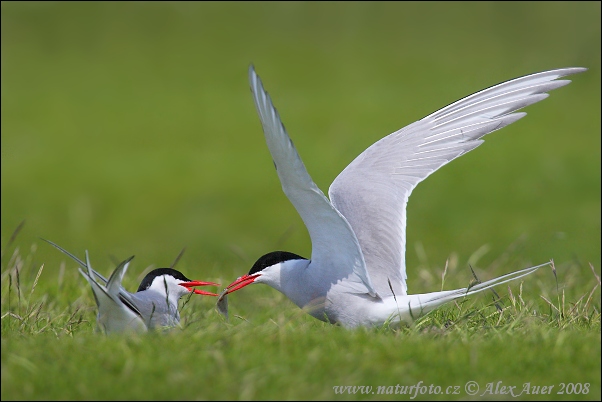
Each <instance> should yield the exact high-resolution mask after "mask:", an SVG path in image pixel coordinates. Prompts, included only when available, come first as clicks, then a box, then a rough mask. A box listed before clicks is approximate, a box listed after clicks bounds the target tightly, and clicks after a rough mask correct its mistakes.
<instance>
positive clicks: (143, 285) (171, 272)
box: [137, 268, 190, 292]
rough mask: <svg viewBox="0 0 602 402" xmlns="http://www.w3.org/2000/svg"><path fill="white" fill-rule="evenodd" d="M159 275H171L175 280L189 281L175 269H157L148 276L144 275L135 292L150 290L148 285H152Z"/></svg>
mask: <svg viewBox="0 0 602 402" xmlns="http://www.w3.org/2000/svg"><path fill="white" fill-rule="evenodd" d="M161 275H171V276H173V277H174V278H175V279H179V280H181V281H184V282H190V279H188V278H186V277H185V276H184V274H183V273H181V272H180V271H176V270H175V269H171V268H157V269H153V270H152V271H150V272H149V273H148V274H146V276H145V277H144V279H143V280H142V282H140V286H138V290H137V291H138V292H140V291H143V290H146V289H148V288H150V285H152V283H153V280H154V279H155V278H156V277H158V276H161Z"/></svg>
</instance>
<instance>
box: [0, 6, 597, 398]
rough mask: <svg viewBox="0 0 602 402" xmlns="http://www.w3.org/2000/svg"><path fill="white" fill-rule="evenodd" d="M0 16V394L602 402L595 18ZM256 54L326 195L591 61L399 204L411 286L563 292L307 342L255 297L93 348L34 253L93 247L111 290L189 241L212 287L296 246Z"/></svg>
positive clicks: (77, 295)
mask: <svg viewBox="0 0 602 402" xmlns="http://www.w3.org/2000/svg"><path fill="white" fill-rule="evenodd" d="M1 7H2V15H1V20H2V24H1V29H2V49H1V52H2V71H1V74H2V76H1V84H2V85H1V97H2V102H1V113H2V121H1V129H2V137H1V147H0V156H1V158H0V164H1V179H2V180H1V193H0V199H1V206H0V215H1V216H0V218H1V219H0V221H1V225H0V235H1V237H0V244H1V246H2V256H1V259H2V261H1V263H2V307H1V314H2V324H1V325H2V356H1V359H2V391H1V393H2V399H3V400H5V399H84V398H85V399H97V398H100V399H117V398H122V397H124V398H126V399H159V398H162V399H163V398H165V399H226V398H235V399H280V398H286V399H301V398H308V399H376V397H384V398H389V399H395V400H399V399H404V400H407V399H410V395H375V396H373V395H372V394H368V395H366V394H353V395H348V394H335V393H334V390H333V386H335V385H351V386H353V385H357V386H360V385H371V386H378V385H386V386H389V385H392V386H394V385H396V384H400V385H408V386H411V385H413V384H416V383H417V382H418V381H423V382H424V383H427V384H431V383H432V384H435V385H439V386H442V387H444V388H445V387H446V386H452V385H453V386H456V385H458V386H464V384H465V383H466V382H467V381H471V380H474V381H477V382H478V383H479V384H481V386H483V387H485V386H486V384H487V383H489V382H497V381H503V383H504V384H508V385H516V386H518V385H522V384H524V383H525V382H531V383H533V384H537V385H553V384H554V385H555V388H554V390H555V391H557V390H558V387H559V386H560V385H559V384H560V383H562V382H564V383H573V384H575V383H581V384H583V383H590V384H591V387H590V388H589V393H588V394H587V395H583V394H580V395H575V394H570V395H567V394H564V395H558V394H552V395H550V396H551V397H552V398H554V399H593V400H599V399H600V380H599V378H600V316H599V312H600V290H599V287H598V286H599V280H598V279H596V276H595V274H594V273H593V272H592V269H591V266H593V268H594V269H593V271H595V273H596V274H597V275H600V266H601V253H600V243H601V236H600V234H601V225H600V222H601V216H600V210H601V203H600V199H601V197H600V194H601V187H600V184H601V176H600V172H601V164H600V160H601V155H600V150H601V145H600V138H601V136H600V87H601V84H600V37H601V35H600V3H596V2H547V3H546V2H544V3H542V2H537V3H535V2H531V3H503V2H487V3H484V2H483V3H449V4H448V3H390V2H369V3H368V2H365V3H356V2H354V3H337V2H328V3H311V2H310V3H302V2H292V3H268V2H265V3H237V2H232V3H220V2H210V3H157V2H146V3H133V2H130V3H83V2H80V3H67V2H64V3H63V2H53V3H18V2H3V3H2V4H1ZM250 63H253V64H254V65H255V67H256V70H257V72H258V73H259V74H260V75H261V77H262V79H263V81H264V84H265V86H266V88H267V90H268V91H269V92H270V94H271V96H272V98H273V100H274V102H275V104H276V107H277V108H278V110H279V112H280V114H281V116H282V118H283V120H284V123H285V125H286V127H287V129H288V131H289V134H290V135H291V137H292V139H293V141H294V142H295V145H296V147H297V149H298V151H299V153H300V155H301V157H302V158H303V160H304V162H305V165H306V167H307V169H308V171H309V173H310V174H311V175H312V177H313V178H314V180H315V181H316V183H317V184H318V186H319V187H320V188H321V189H322V190H323V191H324V192H326V191H327V189H328V185H329V184H330V183H331V182H332V180H333V179H334V178H335V177H336V175H337V174H338V173H339V172H340V171H341V170H342V169H343V168H344V167H345V166H346V165H347V164H348V163H349V162H350V161H351V160H352V159H353V158H354V157H355V156H357V155H358V154H359V153H360V152H361V151H363V150H364V149H365V148H367V147H368V146H369V145H370V144H372V143H373V142H375V141H376V140H378V139H380V138H381V137H383V136H384V135H386V134H388V133H390V132H392V131H394V130H397V129H398V128H400V127H402V126H405V125H406V124H409V123H411V122H413V121H415V120H417V119H419V118H421V117H423V116H425V115H427V114H429V113H431V112H433V111H435V110H436V109H438V108H440V107H442V106H444V105H446V104H448V103H450V102H453V101H454V100H457V99H459V98H461V97H463V96H465V95H467V94H469V93H472V92H475V91H478V90H480V89H483V88H485V87H487V86H490V85H492V84H495V83H498V82H501V81H504V80H507V79H511V78H514V77H518V76H521V75H524V74H528V73H532V72H536V71H542V70H546V69H551V68H560V67H570V66H580V67H587V68H589V70H588V71H587V72H586V73H583V74H579V75H576V76H573V77H571V79H572V80H573V83H572V84H570V85H569V86H567V87H564V88H560V89H558V90H555V91H553V92H552V93H551V96H550V98H549V99H546V100H545V101H542V102H541V103H538V104H536V105H532V106H530V107H528V108H527V109H525V111H526V112H527V113H528V116H527V117H526V118H524V119H522V120H521V121H520V122H517V123H515V124H513V125H511V126H509V127H507V128H504V129H503V130H501V131H498V132H496V133H494V134H492V135H491V136H487V137H486V138H485V143H484V144H483V145H482V146H480V147H479V148H478V149H477V150H475V151H473V152H470V153H469V154H467V155H466V156H463V157H462V158H460V159H458V160H456V161H454V162H453V163H451V164H449V165H447V166H445V167H443V168H442V169H441V170H440V171H438V172H437V173H436V174H434V175H432V176H431V177H429V178H428V180H425V182H424V183H421V184H420V185H419V186H418V187H417V189H416V190H415V191H414V192H413V194H412V197H411V199H410V202H409V204H408V230H407V257H406V260H407V267H408V268H407V270H408V285H409V289H410V291H411V292H416V293H418V292H428V291H434V290H439V289H441V288H442V287H443V288H445V289H454V288H457V287H462V286H466V284H467V283H468V282H469V281H470V280H471V278H472V275H471V273H470V270H469V268H468V267H469V265H471V266H472V267H474V269H475V271H476V273H477V275H478V276H479V278H480V279H482V280H486V279H491V278H494V277H496V276H498V275H501V274H504V273H507V272H510V271H514V270H517V269H520V268H524V267H526V266H529V265H535V264H539V263H542V262H545V261H548V260H550V259H553V260H554V261H555V266H556V269H557V279H556V278H555V277H554V275H553V274H552V273H551V272H550V270H549V269H547V268H546V269H541V270H539V271H538V272H537V273H535V274H533V275H531V276H529V277H527V278H525V280H524V282H522V293H521V291H520V289H521V283H518V282H517V283H511V284H510V287H509V288H508V287H506V286H502V287H498V288H496V291H497V292H498V294H499V295H500V296H501V298H502V300H501V302H500V303H501V306H502V308H503V312H501V313H500V312H499V311H498V310H497V308H496V306H495V304H494V303H492V299H491V297H492V293H490V292H484V293H481V294H479V295H475V297H471V298H469V299H468V300H466V301H464V302H462V303H460V304H458V305H456V304H450V305H448V306H446V307H444V308H443V309H441V310H438V311H436V312H434V314H431V315H428V316H427V317H425V318H423V319H421V320H420V321H419V322H418V323H417V324H416V325H414V326H411V327H402V328H397V329H396V328H377V329H360V330H355V331H347V330H344V329H343V328H340V327H337V326H331V325H326V324H324V323H322V322H319V321H317V320H315V319H312V318H311V317H309V316H307V315H305V314H304V313H303V312H301V311H300V310H299V309H297V308H296V307H295V306H294V305H293V304H292V303H291V302H289V301H288V300H287V299H286V298H285V297H284V296H282V295H280V294H279V293H277V292H276V291H274V290H273V289H270V288H268V287H266V286H251V287H249V288H247V289H245V290H244V291H241V292H237V293H236V294H234V295H232V297H231V298H230V301H229V304H230V315H231V317H230V322H229V323H226V322H224V320H223V318H222V317H221V316H219V314H218V313H217V312H216V311H215V308H214V303H215V300H213V299H211V298H203V297H194V298H191V299H190V300H188V301H187V302H185V305H184V306H183V308H182V316H183V326H182V328H175V329H174V330H172V331H169V332H167V333H156V334H148V335H145V336H137V337H128V338H121V337H104V336H101V335H100V334H98V333H95V332H94V326H95V305H94V300H93V297H92V293H91V289H90V288H89V286H88V285H87V283H86V282H85V280H84V279H83V278H82V277H81V276H80V275H79V274H78V273H77V269H76V265H75V264H74V263H73V262H72V261H68V260H66V258H65V256H64V255H62V254H61V253H59V252H58V251H56V250H55V249H53V248H52V247H50V246H49V245H48V244H46V243H44V242H42V241H40V240H39V238H40V237H42V238H47V239H50V240H52V241H54V242H56V243H58V244H59V245H61V246H62V247H65V248H66V249H68V250H69V251H71V252H73V253H75V254H76V255H78V256H83V253H84V250H86V249H87V250H89V252H90V256H91V259H92V262H93V263H94V264H95V268H96V269H97V270H98V271H100V272H102V273H104V274H109V273H110V272H111V271H112V269H113V268H114V267H115V264H114V261H115V260H117V261H120V260H123V259H124V258H126V257H129V256H131V255H136V258H135V259H134V260H133V262H132V265H131V267H130V269H129V271H128V275H127V277H126V278H125V279H124V285H125V286H126V287H127V288H128V289H134V288H135V287H136V286H137V285H138V283H139V282H140V280H141V279H142V277H143V276H144V274H145V273H146V272H148V271H149V270H150V269H152V268H155V267H161V266H169V265H170V264H171V263H172V262H173V261H174V259H175V258H176V256H177V255H178V253H179V252H180V250H182V248H184V247H186V252H185V253H184V255H183V257H182V259H181V261H179V263H178V268H179V269H180V270H181V271H182V272H184V273H185V274H186V275H187V276H188V277H191V278H194V279H199V280H211V281H217V282H221V283H223V284H227V283H229V282H230V281H232V280H233V279H235V278H236V277H238V276H240V275H241V274H242V273H245V272H247V271H248V269H249V268H250V267H251V265H252V264H253V262H254V261H255V260H256V258H257V257H259V256H260V255H262V254H263V253H265V252H268V251H272V250H276V249H283V250H288V251H292V252H295V253H298V254H301V255H304V256H309V254H310V253H311V244H310V242H309V237H308V236H307V232H306V230H305V228H304V226H303V222H302V221H301V220H300V218H299V217H298V215H297V213H296V211H295V210H294V208H293V207H292V206H291V204H290V202H289V201H288V200H287V199H286V197H285V196H284V194H283V193H282V191H281V188H280V184H279V183H278V179H277V176H276V174H275V172H274V170H273V166H272V163H271V161H270V156H269V153H268V150H267V147H266V146H265V141H264V139H263V136H262V133H261V128H260V124H259V120H258V118H257V115H256V112H255V109H254V106H253V103H252V99H251V95H250V92H249V88H248V83H247V68H248V66H249V64H250ZM21 222H25V224H24V225H23V226H22V228H21V229H20V230H19V231H18V232H19V233H18V235H16V237H14V239H12V237H13V234H14V233H15V231H16V228H17V227H19V224H20V223H21ZM446 263H447V270H446V273H445V275H444V270H445V266H446ZM41 267H43V268H41ZM443 278H444V279H443ZM36 279H37V280H36ZM34 283H35V289H34ZM511 295H512V297H513V298H512V297H511ZM519 295H520V296H519ZM544 298H545V299H544ZM183 303H184V302H183ZM236 316H238V317H241V318H237V317H236ZM431 397H433V396H432V395H418V396H417V398H415V399H429V398H431ZM546 397H547V396H546ZM438 398H440V399H470V398H471V397H469V396H468V395H467V394H466V393H465V392H464V391H462V392H461V393H460V394H459V395H439V396H438ZM473 398H474V399H483V398H486V399H501V397H500V396H496V395H483V396H481V397H479V396H478V395H477V396H475V397H473ZM506 399H507V398H506ZM516 399H542V400H543V399H545V398H544V397H543V396H540V397H538V396H534V395H526V394H523V395H521V396H520V397H519V398H516Z"/></svg>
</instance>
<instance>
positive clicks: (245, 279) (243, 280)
mask: <svg viewBox="0 0 602 402" xmlns="http://www.w3.org/2000/svg"><path fill="white" fill-rule="evenodd" d="M259 276H260V274H255V275H243V276H241V277H240V278H238V279H237V280H235V281H234V282H232V283H231V284H229V285H228V286H227V287H226V289H228V290H227V291H226V294H229V293H232V292H234V291H236V290H238V289H242V288H244V287H245V286H247V285H250V284H252V283H253V282H255V279H257V278H259Z"/></svg>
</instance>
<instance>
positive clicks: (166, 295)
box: [42, 239, 219, 334]
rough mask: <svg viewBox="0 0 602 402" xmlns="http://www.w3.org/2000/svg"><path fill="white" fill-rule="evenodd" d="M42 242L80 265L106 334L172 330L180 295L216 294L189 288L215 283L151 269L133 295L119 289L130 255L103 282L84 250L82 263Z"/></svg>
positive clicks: (178, 314)
mask: <svg viewBox="0 0 602 402" xmlns="http://www.w3.org/2000/svg"><path fill="white" fill-rule="evenodd" d="M42 240H44V241H46V242H48V243H50V244H51V245H53V246H54V247H56V248H57V249H59V250H60V251H62V252H63V253H65V254H66V255H68V256H69V257H71V258H73V259H74V260H75V261H76V262H77V263H78V264H79V265H80V266H81V268H79V272H80V273H81V274H82V275H83V276H84V278H86V280H87V281H88V283H90V286H92V291H93V293H94V299H95V300H96V305H97V306H98V315H97V323H98V326H99V327H100V328H101V330H103V331H104V332H105V333H107V334H108V333H117V332H130V331H131V332H146V331H148V330H149V329H154V328H161V327H173V326H175V325H178V323H179V322H180V312H179V310H178V301H179V300H180V298H181V297H182V296H184V295H186V294H188V293H191V292H192V293H196V294H200V295H207V296H218V295H217V294H216V293H211V292H206V291H204V290H199V289H193V287H194V286H207V285H208V286H219V284H218V283H213V282H201V281H192V280H190V279H188V278H187V277H185V276H184V275H183V274H182V273H181V272H180V271H177V270H175V269H172V268H158V269H154V270H152V271H151V272H149V273H148V274H147V275H146V276H145V277H144V279H142V282H140V286H139V287H138V290H137V291H136V293H130V292H128V291H127V290H125V289H124V288H123V286H122V285H121V281H122V280H123V276H124V275H125V273H126V271H127V269H128V266H129V264H130V262H131V261H132V259H133V258H134V257H133V256H132V257H130V258H128V259H127V260H125V261H122V262H121V263H120V264H119V265H118V266H117V268H115V270H114V271H113V273H112V274H111V276H110V277H109V279H108V280H107V279H106V278H105V277H104V276H102V275H101V274H100V273H98V272H96V271H95V270H94V269H92V266H91V265H90V258H89V256H88V251H87V250H86V262H85V263H84V262H83V261H82V260H80V259H79V258H77V257H76V256H75V255H73V254H71V253H70V252H68V251H67V250H65V249H63V248H62V247H60V246H58V245H56V244H55V243H53V242H51V241H49V240H46V239H42ZM82 268H83V269H82Z"/></svg>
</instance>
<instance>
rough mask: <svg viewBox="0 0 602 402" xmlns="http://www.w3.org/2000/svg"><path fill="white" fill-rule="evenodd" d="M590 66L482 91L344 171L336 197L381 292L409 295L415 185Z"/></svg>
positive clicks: (334, 188)
mask: <svg viewBox="0 0 602 402" xmlns="http://www.w3.org/2000/svg"><path fill="white" fill-rule="evenodd" d="M585 70H586V69H585V68H564V69H559V70H551V71H544V72H541V73H536V74H532V75H527V76H524V77H521V78H517V79H514V80H511V81H506V82H503V83H501V84H498V85H495V86H493V87H490V88H487V89H485V90H482V91H480V92H477V93H475V94H473V95H470V96H468V97H466V98H463V99H461V100H459V101H457V102H455V103H452V104H450V105H448V106H446V107H444V108H442V109H440V110H438V111H436V112H435V113H433V114H430V115H428V116H426V117H425V118H423V119H421V120H419V121H417V122H415V123H413V124H410V125H409V126H406V127H404V128H402V129H400V130H398V131H396V132H394V133H392V134H390V135H388V136H386V137H384V138H383V139H381V140H379V141H377V142H376V143H374V144H373V145H372V146H370V147H369V148H368V149H366V150H365V151H364V152H362V153H361V154H360V155H359V156H358V157H357V158H356V159H355V160H353V162H351V163H350V164H349V165H348V166H347V167H346V168H345V169H344V170H343V171H342V172H341V173H340V174H339V175H338V177H337V178H336V179H335V180H334V181H333V183H332V184H331V186H330V189H329V196H330V200H331V202H332V203H333V205H334V206H335V208H336V209H337V210H338V211H339V212H341V213H342V214H343V216H345V218H347V221H348V222H349V224H350V225H351V227H352V228H353V231H354V232H355V235H356V236H357V238H358V240H359V243H360V246H361V248H362V252H363V255H364V259H365V262H366V267H367V269H368V272H369V274H370V278H371V279H372V283H373V284H374V286H375V288H376V291H377V292H379V293H380V294H381V295H387V294H390V293H391V290H390V285H391V286H392V288H393V291H394V293H395V294H396V295H406V294H407V285H406V278H407V274H406V267H405V241H406V235H405V228H406V205H407V202H408V197H409V196H410V194H411V192H412V190H413V189H414V188H415V187H416V185H417V184H418V183H420V182H421V181H422V180H424V179H425V178H426V177H428V176H429V175H430V174H431V173H433V172H434V171H436V170H437V169H439V168H440V167H441V166H443V165H445V164H446V163H448V162H450V161H452V160H453V159H455V158H457V157H459V156H460V155H462V154H464V153H466V152H468V151H470V150H472V149H474V148H476V147H477V146H479V145H480V144H481V143H482V142H483V140H481V139H480V138H481V137H483V136H484V135H485V134H488V133H490V132H493V131H495V130H499V129H500V128H502V127H505V126H507V125H508V124H510V123H513V122H515V121H517V120H518V119H520V118H521V117H523V116H525V113H513V112H515V111H516V110H518V109H521V108H523V107H525V106H528V105H530V104H533V103H535V102H538V101H540V100H543V99H545V98H546V97H548V94H547V93H546V92H548V91H551V90H552V89H556V88H559V87H561V86H564V85H567V84H568V83H570V82H571V81H569V80H559V81H554V80H556V79H557V78H560V77H563V76H566V75H570V74H576V73H580V72H583V71H585ZM389 281H390V282H389ZM389 283H390V285H389Z"/></svg>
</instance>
